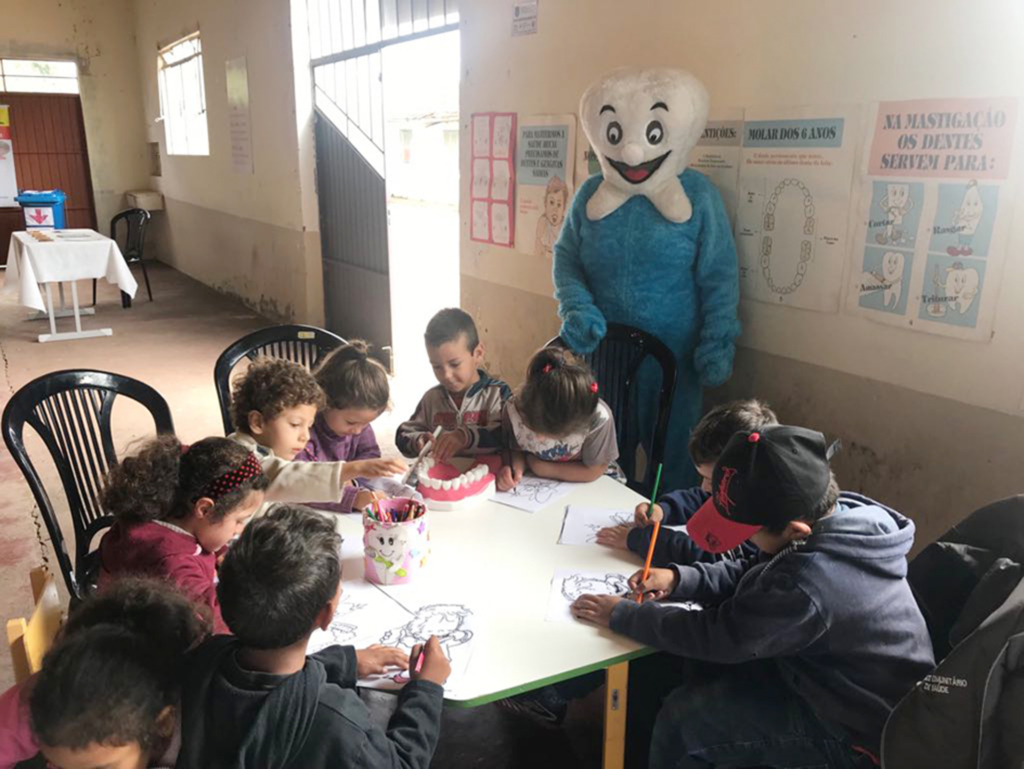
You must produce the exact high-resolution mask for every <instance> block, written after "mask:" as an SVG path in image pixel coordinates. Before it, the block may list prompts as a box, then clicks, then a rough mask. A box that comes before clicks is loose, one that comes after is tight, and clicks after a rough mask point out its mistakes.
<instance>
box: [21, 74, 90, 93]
mask: <svg viewBox="0 0 1024 769" xmlns="http://www.w3.org/2000/svg"><path fill="white" fill-rule="evenodd" d="M4 82H5V84H6V86H7V88H6V90H8V91H10V92H11V93H33V92H34V93H78V80H74V79H72V78H69V77H17V76H11V75H8V76H7V77H5V78H4Z"/></svg>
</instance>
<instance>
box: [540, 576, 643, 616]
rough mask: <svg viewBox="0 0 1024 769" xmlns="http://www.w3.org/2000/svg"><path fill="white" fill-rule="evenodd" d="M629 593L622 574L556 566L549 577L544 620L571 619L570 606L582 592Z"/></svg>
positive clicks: (597, 593) (603, 593)
mask: <svg viewBox="0 0 1024 769" xmlns="http://www.w3.org/2000/svg"><path fill="white" fill-rule="evenodd" d="M628 594H629V582H628V580H627V579H626V575H625V574H616V573H614V572H600V571H575V570H573V569H558V570H557V571H556V572H555V576H554V577H552V578H551V594H550V596H549V598H548V611H547V614H546V615H545V617H544V619H545V620H547V621H548V622H574V621H575V618H574V617H573V616H572V612H571V611H570V607H571V606H572V603H573V601H575V600H576V599H577V598H579V597H580V596H581V595H618V596H625V595H628Z"/></svg>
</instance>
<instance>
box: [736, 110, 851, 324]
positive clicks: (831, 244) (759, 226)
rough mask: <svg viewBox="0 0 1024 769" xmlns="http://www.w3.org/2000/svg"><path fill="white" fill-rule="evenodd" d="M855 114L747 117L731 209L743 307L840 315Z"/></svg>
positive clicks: (833, 112) (799, 112) (762, 113)
mask: <svg viewBox="0 0 1024 769" xmlns="http://www.w3.org/2000/svg"><path fill="white" fill-rule="evenodd" d="M857 118H858V108H857V107H829V108H826V107H802V108H788V109H772V110H769V109H761V110H753V109H748V110H747V112H746V122H745V123H744V126H743V149H742V162H741V164H740V175H739V177H740V180H739V196H738V201H737V209H736V249H737V251H738V253H739V262H740V292H741V295H742V296H743V297H744V298H746V299H755V300H757V301H759V302H769V303H771V304H784V305H788V306H791V307H801V308H803V309H807V310H817V311H819V312H837V311H838V310H839V295H840V292H841V289H842V280H843V262H844V259H845V255H846V252H847V242H846V239H847V224H848V219H849V201H850V190H851V185H852V181H853V170H854V156H855V151H856V144H857V134H858V119H857Z"/></svg>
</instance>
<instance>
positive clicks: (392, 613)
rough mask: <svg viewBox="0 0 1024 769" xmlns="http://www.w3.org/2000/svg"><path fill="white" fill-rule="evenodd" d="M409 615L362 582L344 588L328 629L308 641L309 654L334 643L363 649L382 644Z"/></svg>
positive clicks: (345, 584) (396, 604) (314, 633)
mask: <svg viewBox="0 0 1024 769" xmlns="http://www.w3.org/2000/svg"><path fill="white" fill-rule="evenodd" d="M407 614H408V612H406V610H405V609H404V608H402V606H401V605H400V604H398V603H396V602H395V601H393V600H392V599H390V598H388V596H387V595H385V594H384V593H383V592H382V591H380V590H378V589H377V588H376V587H374V586H373V585H371V584H370V583H369V582H366V581H364V580H362V579H355V580H352V581H346V582H345V583H343V585H342V590H341V601H340V602H339V603H338V610H337V611H336V612H335V613H334V619H333V620H332V621H331V625H330V627H329V628H328V629H327V630H316V631H314V632H313V635H312V636H311V637H310V639H309V653H310V654H312V653H313V652H317V651H320V650H321V649H323V648H325V647H327V646H331V645H332V644H341V645H342V646H355V647H356V648H357V649H364V648H366V647H367V646H370V645H371V644H375V643H380V636H381V635H382V634H383V633H384V632H385V631H386V630H387V629H388V628H389V627H391V626H392V625H394V624H395V623H396V622H401V621H402V619H403V618H404V617H405V616H406V615H407Z"/></svg>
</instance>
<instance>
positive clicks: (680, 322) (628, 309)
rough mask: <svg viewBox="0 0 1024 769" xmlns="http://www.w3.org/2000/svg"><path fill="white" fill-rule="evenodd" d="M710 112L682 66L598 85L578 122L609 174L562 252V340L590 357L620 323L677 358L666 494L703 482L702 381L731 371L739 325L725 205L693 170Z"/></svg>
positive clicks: (648, 379) (586, 191) (599, 179)
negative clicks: (693, 451)
mask: <svg viewBox="0 0 1024 769" xmlns="http://www.w3.org/2000/svg"><path fill="white" fill-rule="evenodd" d="M707 116H708V95H707V91H706V90H705V89H704V86H703V85H702V84H701V83H700V81H699V80H697V79H696V78H695V77H694V76H693V75H691V74H689V73H688V72H683V71H681V70H673V69H650V70H640V69H633V68H626V69H619V70H615V71H613V72H611V73H610V74H608V75H607V76H605V77H604V78H602V79H601V80H599V81H598V82H596V83H594V84H593V85H591V86H590V88H588V89H587V91H586V93H584V94H583V98H582V100H581V102H580V119H581V120H582V122H583V129H584V131H585V132H586V134H587V138H588V139H589V140H590V146H591V147H592V148H593V150H594V152H595V153H597V156H598V158H599V161H600V164H601V174H600V175H594V176H592V177H590V178H589V179H588V180H587V181H586V182H584V183H583V184H582V185H581V186H580V188H579V191H578V192H577V193H576V197H575V198H574V199H573V202H572V206H571V209H570V211H569V216H568V217H567V219H566V221H565V224H564V226H563V228H562V234H561V237H560V238H559V240H558V242H557V243H556V245H555V250H554V282H555V298H556V299H557V300H558V315H559V317H560V318H561V320H562V329H561V335H562V338H563V339H565V341H566V342H567V343H568V344H569V346H570V347H572V349H574V350H576V351H577V352H581V353H587V352H591V351H592V350H594V348H595V347H597V344H598V343H599V342H600V341H601V339H602V338H603V337H604V335H605V331H606V324H607V323H609V322H613V323H624V324H627V325H630V326H635V327H637V328H640V329H642V330H644V331H647V332H648V333H651V334H654V335H655V336H657V337H658V338H660V339H661V340H662V341H663V342H664V343H665V344H666V345H667V346H668V347H669V349H671V350H672V352H673V353H674V354H675V357H676V362H677V367H678V368H677V382H676V394H675V400H674V402H673V404H672V420H671V422H670V424H669V431H668V442H667V444H666V447H665V467H664V475H663V479H662V488H663V489H665V490H669V489H675V488H680V487H682V486H684V485H691V484H692V483H693V482H694V481H695V480H696V475H695V473H694V470H693V466H692V464H691V462H690V460H689V455H688V453H687V442H688V441H689V437H690V431H691V430H692V429H693V426H694V425H695V424H696V423H697V420H698V419H699V418H700V415H701V388H702V386H707V387H713V386H716V385H720V384H722V383H724V382H725V381H726V380H727V379H728V378H729V375H730V374H731V373H732V362H733V354H734V352H735V340H736V337H737V336H738V335H739V332H740V324H739V320H738V319H737V317H736V308H737V303H738V300H739V283H738V272H737V261H736V246H735V244H734V243H733V238H732V232H731V229H730V226H729V220H728V217H727V216H726V213H725V207H724V206H723V204H722V199H721V196H720V195H719V194H718V190H716V189H715V187H714V186H713V185H712V184H711V182H710V181H708V179H707V178H706V177H705V176H704V175H702V174H700V173H699V172H697V171H693V170H691V169H688V168H687V167H686V166H687V161H688V156H689V153H690V151H691V150H692V149H693V147H694V146H695V145H696V143H697V140H698V139H699V138H700V135H701V133H702V132H703V131H704V126H705V124H706V123H707ZM648 363H649V364H652V363H653V362H652V361H648ZM658 381H659V377H658V374H657V372H656V367H655V366H654V365H649V366H645V368H644V369H642V370H641V373H640V376H639V388H640V392H639V396H638V400H637V402H636V405H637V407H638V408H639V409H640V411H641V413H640V415H639V418H640V419H641V420H643V421H641V422H640V424H650V422H649V421H647V420H650V419H652V418H653V410H654V409H655V408H657V387H658ZM645 412H646V413H645Z"/></svg>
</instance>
